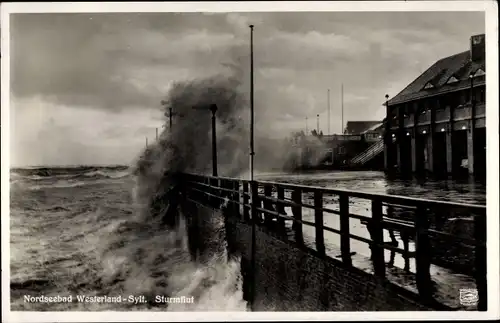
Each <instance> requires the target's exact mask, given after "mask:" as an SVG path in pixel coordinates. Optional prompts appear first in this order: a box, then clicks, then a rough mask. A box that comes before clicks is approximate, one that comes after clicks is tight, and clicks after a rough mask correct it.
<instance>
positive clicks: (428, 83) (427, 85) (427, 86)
mask: <svg viewBox="0 0 500 323" xmlns="http://www.w3.org/2000/svg"><path fill="white" fill-rule="evenodd" d="M432 88H434V85H432V83H430V82H427V84H425V86H424V90H427V89H432Z"/></svg>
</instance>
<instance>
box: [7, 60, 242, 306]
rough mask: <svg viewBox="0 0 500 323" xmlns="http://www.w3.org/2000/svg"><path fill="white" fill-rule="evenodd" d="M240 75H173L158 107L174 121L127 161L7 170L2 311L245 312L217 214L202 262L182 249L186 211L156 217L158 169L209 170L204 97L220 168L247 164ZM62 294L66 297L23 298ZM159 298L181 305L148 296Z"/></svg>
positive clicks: (161, 208) (163, 174) (171, 180)
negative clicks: (7, 297) (7, 244)
mask: <svg viewBox="0 0 500 323" xmlns="http://www.w3.org/2000/svg"><path fill="white" fill-rule="evenodd" d="M240 79H242V78H241V73H239V72H238V71H237V70H236V69H234V71H232V72H231V73H229V75H227V74H221V75H218V76H214V77H210V78H206V79H197V80H192V81H184V82H175V83H173V84H172V85H171V87H170V90H169V92H168V93H167V95H166V99H165V100H164V102H166V103H165V106H164V108H165V111H168V110H169V109H173V110H174V111H175V112H176V113H178V114H179V115H182V118H176V119H175V120H174V121H173V126H172V127H169V122H168V119H165V121H164V122H165V127H164V130H163V132H162V133H160V135H159V138H158V140H156V141H154V142H152V143H150V145H149V146H148V147H146V148H145V149H143V151H138V154H137V157H136V158H135V160H132V161H127V162H126V163H128V165H127V166H107V167H94V166H74V167H31V168H15V169H11V176H10V187H11V189H10V201H11V202H10V208H11V214H10V219H11V220H10V221H11V226H10V227H11V310H13V311H16V310H29V311H63V310H73V311H79V310H89V311H100V310H117V311H119V310H124V311H129V310H157V311H165V310H167V311H184V310H186V311H193V310H201V311H224V310H228V311H245V310H246V309H247V304H246V302H245V301H244V300H243V294H242V281H241V277H240V268H239V260H238V259H231V260H229V259H228V257H227V254H226V251H225V250H226V249H225V248H224V241H223V239H221V234H223V221H218V219H221V218H222V216H221V215H220V214H217V213H216V212H215V211H214V214H212V215H211V216H212V218H213V220H214V221H212V222H213V223H212V224H211V225H212V226H213V228H211V231H210V232H211V233H210V234H209V235H208V236H206V237H203V239H204V240H206V241H208V242H210V241H212V242H213V243H212V244H211V245H213V246H214V247H213V250H212V251H211V252H210V253H209V254H210V256H209V259H204V261H202V262H200V261H194V260H193V257H192V256H191V254H190V252H189V245H188V241H187V236H188V235H187V234H186V223H185V221H186V220H185V217H184V216H183V215H182V214H180V216H178V218H179V221H178V223H176V224H175V225H165V223H163V222H162V218H164V216H163V215H164V214H165V212H171V211H172V208H173V211H174V212H175V211H176V210H177V209H178V208H177V207H172V208H170V209H169V203H168V202H165V203H163V202H162V201H166V199H165V198H164V196H165V194H168V192H169V191H170V189H171V188H173V187H175V185H176V178H175V176H170V175H168V174H176V173H178V172H195V173H201V174H207V173H209V171H210V169H211V158H210V156H211V145H210V142H211V141H210V140H211V124H210V112H209V111H210V110H209V107H210V106H211V105H212V104H216V105H217V108H218V109H217V141H218V155H219V172H220V174H221V175H223V176H240V175H241V174H242V172H244V170H245V171H246V170H247V169H248V147H247V145H242V142H248V139H247V138H248V136H247V131H246V130H245V129H247V128H248V127H247V122H246V120H247V119H248V105H247V104H246V100H245V99H244V95H242V94H241V93H242V91H241V87H242V85H243V84H242V82H240V81H239V80H240ZM193 107H198V108H199V109H198V110H195V109H193ZM200 109H206V110H207V113H203V112H200ZM242 111H245V113H242ZM170 204H172V203H170ZM168 210H169V211H168ZM178 213H181V211H178ZM70 295H71V296H72V301H71V302H66V303H65V302H52V303H47V302H45V303H41V302H32V301H30V300H31V299H32V298H31V297H40V296H45V297H51V296H60V297H69V296H70ZM77 295H78V296H82V295H83V296H86V297H87V296H88V300H89V301H85V302H81V301H78V299H77V297H76V296H77ZM92 296H107V297H114V298H113V299H112V300H114V301H112V300H106V301H102V299H101V298H97V297H94V298H92ZM129 296H133V297H138V298H137V301H135V298H133V299H134V301H133V302H129V301H128V297H129ZM157 296H161V297H170V298H175V299H178V300H179V299H180V300H181V301H174V302H168V303H165V302H163V301H160V302H157V301H155V300H156V297H157ZM120 297H121V299H122V300H123V299H125V301H121V302H120V301H118V300H120ZM186 298H189V299H190V300H193V298H194V302H192V301H185V300H186ZM34 300H36V298H34Z"/></svg>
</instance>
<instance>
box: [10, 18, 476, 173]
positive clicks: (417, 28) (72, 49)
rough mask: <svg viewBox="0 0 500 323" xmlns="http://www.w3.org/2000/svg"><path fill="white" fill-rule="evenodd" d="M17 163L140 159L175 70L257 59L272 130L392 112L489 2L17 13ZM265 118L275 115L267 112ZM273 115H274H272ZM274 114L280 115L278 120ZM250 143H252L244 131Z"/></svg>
mask: <svg viewBox="0 0 500 323" xmlns="http://www.w3.org/2000/svg"><path fill="white" fill-rule="evenodd" d="M10 19H11V29H10V32H11V56H10V57H11V93H12V94H11V147H12V149H11V164H12V165H13V166H21V165H40V164H45V165H56V164H65V165H67V164H129V163H130V162H131V161H132V160H133V159H134V158H135V157H136V156H137V154H138V153H139V151H140V150H141V149H142V148H143V147H144V141H145V139H144V138H145V136H148V137H149V138H150V139H151V140H153V139H154V136H155V127H161V125H162V124H163V120H162V118H163V116H162V112H161V110H160V101H161V99H162V98H163V97H164V96H165V94H166V93H167V90H168V88H169V84H171V82H172V81H178V80H185V79H193V78H198V77H206V76H210V75H213V74H216V73H218V72H219V71H220V70H221V68H222V66H223V64H229V63H232V64H240V65H242V68H243V69H248V65H249V55H248V49H249V45H248V43H249V28H248V24H249V23H253V24H254V25H255V36H254V41H255V84H256V85H255V86H256V114H258V115H260V116H265V119H266V120H267V121H268V124H267V125H266V129H263V128H262V127H261V128H258V131H260V132H261V133H262V132H263V131H266V133H268V134H269V136H273V137H279V136H286V135H288V134H289V132H290V131H297V130H303V129H304V128H305V118H306V117H309V129H312V128H313V127H316V114H320V115H321V121H320V129H321V130H323V131H324V132H325V133H326V132H327V127H328V126H327V124H328V121H327V113H326V111H327V89H328V88H330V89H331V94H330V100H331V130H332V132H340V131H341V121H340V115H341V110H340V86H341V84H342V83H343V84H344V109H345V110H344V116H345V117H344V118H345V121H348V120H381V119H382V118H383V117H384V110H383V107H382V106H381V103H382V102H383V101H384V95H385V94H386V93H388V94H389V95H390V96H391V97H392V96H394V95H396V94H397V93H398V92H399V91H401V90H402V89H403V88H404V87H405V86H406V85H407V84H408V83H409V82H410V81H412V80H413V79H414V78H416V77H417V76H418V75H419V74H420V73H421V72H423V71H424V70H425V69H426V68H427V67H429V66H430V65H431V64H433V63H434V62H435V61H436V60H438V59H440V58H443V57H445V56H449V55H453V54H455V53H458V52H461V51H464V50H467V49H468V46H469V37H470V36H471V35H473V34H478V33H483V32H484V28H485V26H484V25H485V22H484V14H483V13H464V12H462V13H444V12H436V13H431V12H420V13H417V12H412V13H397V12H393V13H326V12H325V13H252V14H245V13H230V14H202V13H185V14H175V13H154V14H150V13H148V14H146V13H143V14H135V13H126V14H125V13H100V14H99V13H98V14H96V13H92V14H79V13H76V14H75V13H70V14H14V15H11V18H10ZM262 118H264V117H262ZM269 122H270V123H269ZM269 124H272V127H271V126H269ZM243 144H245V145H246V143H243Z"/></svg>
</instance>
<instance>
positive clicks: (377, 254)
mask: <svg viewBox="0 0 500 323" xmlns="http://www.w3.org/2000/svg"><path fill="white" fill-rule="evenodd" d="M182 176H183V183H184V184H183V185H184V187H183V190H184V191H185V194H186V196H187V198H188V199H191V200H195V201H197V202H199V203H203V204H207V205H209V206H212V207H221V205H225V207H227V208H230V209H231V211H233V212H231V214H235V215H236V216H239V217H240V219H241V220H242V221H245V222H248V223H252V221H254V223H256V225H258V226H262V227H266V228H268V229H271V230H273V232H274V233H276V234H278V235H281V236H282V237H285V236H286V235H287V232H286V228H285V221H292V226H291V227H292V231H293V232H292V237H291V240H293V242H294V243H296V244H302V245H303V246H305V245H304V234H303V228H304V226H311V227H314V231H315V250H314V249H311V248H307V247H306V248H307V249H308V250H309V251H310V252H311V253H313V254H315V255H317V256H319V257H329V256H328V255H327V254H326V248H325V237H324V233H325V231H327V232H331V233H334V234H337V235H339V236H340V250H341V259H342V263H343V264H344V265H345V266H353V264H352V253H351V241H352V240H356V241H358V242H362V243H366V244H368V245H369V247H370V250H371V257H370V258H371V262H372V265H373V273H374V275H375V276H377V277H379V278H380V279H387V276H386V263H385V251H386V250H389V251H391V253H393V252H394V253H398V254H401V255H403V257H404V259H405V261H407V260H409V259H410V258H414V259H415V264H416V273H415V280H416V286H417V290H418V294H419V296H421V299H422V300H423V301H428V302H432V300H434V296H433V293H434V287H433V282H432V278H431V274H430V267H431V263H434V264H438V265H442V264H444V265H447V268H450V269H453V270H454V271H457V272H462V273H467V274H469V275H472V276H474V278H475V282H476V287H477V290H478V295H479V302H478V305H477V308H478V310H480V311H485V310H486V307H487V288H486V206H482V205H470V204H460V203H451V202H442V201H433V200H424V199H419V198H409V197H401V196H394V195H383V194H372V193H364V192H357V191H348V190H342V189H327V188H322V187H313V186H302V185H294V184H286V183H274V182H265V181H253V182H251V181H248V180H242V179H233V178H223V177H212V176H202V175H194V174H183V175H182ZM332 198H336V201H337V204H338V209H332V208H328V207H326V206H328V205H327V204H329V203H331V202H329V201H331V200H332ZM354 200H358V201H360V200H363V201H366V202H368V203H369V204H370V205H371V211H370V212H369V213H370V215H369V216H367V215H361V214H355V213H351V205H350V204H351V202H355V201H354ZM286 208H289V210H290V211H291V215H289V214H288V213H287V211H286ZM304 209H310V210H312V211H313V214H314V221H309V220H306V219H304V216H303V215H304V214H303V210H304ZM384 211H385V213H384ZM325 214H333V215H335V216H338V217H339V218H338V219H339V223H340V227H339V228H338V229H336V228H332V227H328V226H325V224H324V223H325V222H324V221H325V218H324V216H325ZM447 215H448V218H446V217H447ZM460 216H465V217H467V218H469V219H471V223H473V232H472V233H471V234H470V235H469V236H465V235H460V236H458V235H455V234H452V233H449V232H446V231H445V230H443V223H445V222H446V221H447V220H450V218H457V217H460ZM353 219H354V220H358V221H360V222H361V223H362V224H365V225H366V226H367V229H368V231H369V235H370V238H366V237H362V236H359V235H356V234H353V232H351V226H350V221H351V220H353ZM384 230H389V231H390V230H392V231H397V232H399V233H400V234H401V238H403V237H406V238H407V239H411V240H414V241H415V251H414V252H410V251H409V249H407V248H404V249H401V248H399V244H398V246H395V245H394V244H393V243H390V242H385V241H384ZM287 239H288V238H287ZM291 240H288V241H291ZM457 245H461V246H463V248H464V249H463V250H468V251H467V252H464V251H463V250H459V251H458V254H465V260H466V261H465V263H466V264H465V265H464V264H461V263H460V261H457V263H454V260H453V259H454V257H455V256H456V255H453V256H452V257H451V258H452V260H448V261H446V260H443V259H444V258H445V257H446V252H447V251H448V250H449V248H448V246H455V247H456V246H457ZM332 259H333V258H332ZM471 259H472V260H471ZM467 262H468V263H467ZM467 268H469V269H467Z"/></svg>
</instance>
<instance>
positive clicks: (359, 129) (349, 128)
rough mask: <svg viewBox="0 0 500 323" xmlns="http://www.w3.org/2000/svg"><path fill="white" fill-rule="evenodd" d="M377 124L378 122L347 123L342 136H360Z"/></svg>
mask: <svg viewBox="0 0 500 323" xmlns="http://www.w3.org/2000/svg"><path fill="white" fill-rule="evenodd" d="M377 124H380V121H347V125H346V127H345V129H344V135H360V134H362V133H363V132H365V131H366V130H368V129H370V128H371V127H373V126H375V125H377Z"/></svg>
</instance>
